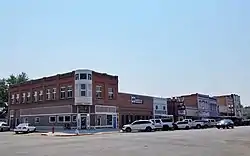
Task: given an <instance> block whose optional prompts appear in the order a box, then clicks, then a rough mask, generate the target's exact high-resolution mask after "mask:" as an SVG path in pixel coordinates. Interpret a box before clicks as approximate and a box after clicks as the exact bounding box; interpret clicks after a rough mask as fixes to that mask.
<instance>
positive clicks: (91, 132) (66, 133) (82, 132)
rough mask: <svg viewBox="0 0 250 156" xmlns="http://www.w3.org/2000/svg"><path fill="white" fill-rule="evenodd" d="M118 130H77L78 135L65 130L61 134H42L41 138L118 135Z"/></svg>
mask: <svg viewBox="0 0 250 156" xmlns="http://www.w3.org/2000/svg"><path fill="white" fill-rule="evenodd" d="M118 132H119V130H118V129H91V130H79V133H78V134H76V130H65V131H62V132H54V133H52V132H48V133H42V134H41V135H43V136H60V137H63V136H66V137H67V136H68V137H69V136H83V135H98V134H113V133H118Z"/></svg>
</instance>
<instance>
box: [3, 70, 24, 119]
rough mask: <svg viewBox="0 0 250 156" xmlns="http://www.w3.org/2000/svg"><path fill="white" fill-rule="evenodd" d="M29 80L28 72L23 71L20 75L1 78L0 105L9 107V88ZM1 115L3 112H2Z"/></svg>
mask: <svg viewBox="0 0 250 156" xmlns="http://www.w3.org/2000/svg"><path fill="white" fill-rule="evenodd" d="M28 80H29V77H28V75H27V74H26V73H24V72H22V73H20V74H18V75H16V76H15V75H13V74H12V75H10V76H9V77H8V78H7V79H5V78H2V79H0V107H2V108H3V107H4V110H7V109H8V104H7V102H8V89H9V86H10V85H14V84H19V83H22V82H26V81H28ZM0 116H1V112H0Z"/></svg>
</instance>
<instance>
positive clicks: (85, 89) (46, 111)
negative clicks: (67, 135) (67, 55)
mask: <svg viewBox="0 0 250 156" xmlns="http://www.w3.org/2000/svg"><path fill="white" fill-rule="evenodd" d="M9 95H10V96H9V97H10V98H9V119H10V120H9V122H10V125H11V126H12V127H14V126H15V125H17V124H18V123H20V122H29V123H31V124H34V125H35V126H37V127H38V128H41V129H42V128H51V127H52V126H55V127H56V128H62V127H63V126H64V125H65V124H66V123H69V124H70V125H71V126H72V127H76V126H80V127H81V128H85V127H86V126H91V127H96V128H98V127H117V103H118V76H112V75H108V74H105V73H98V72H95V71H91V70H76V71H72V72H69V73H64V74H58V75H55V76H50V77H44V78H41V79H37V80H31V81H28V82H25V83H23V84H20V85H13V86H10V89H9ZM77 114H80V116H79V115H78V117H77ZM77 120H80V121H81V122H80V123H81V124H80V125H77V124H76V123H77Z"/></svg>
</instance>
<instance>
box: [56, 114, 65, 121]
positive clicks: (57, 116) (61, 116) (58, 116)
mask: <svg viewBox="0 0 250 156" xmlns="http://www.w3.org/2000/svg"><path fill="white" fill-rule="evenodd" d="M60 117H62V118H63V121H59V118H60ZM64 121H65V120H64V116H63V115H59V116H57V123H64Z"/></svg>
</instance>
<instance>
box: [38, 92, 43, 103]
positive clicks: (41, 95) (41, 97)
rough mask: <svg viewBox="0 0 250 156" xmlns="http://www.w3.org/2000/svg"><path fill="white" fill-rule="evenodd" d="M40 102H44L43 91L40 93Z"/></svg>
mask: <svg viewBox="0 0 250 156" xmlns="http://www.w3.org/2000/svg"><path fill="white" fill-rule="evenodd" d="M39 101H43V90H40V92H39Z"/></svg>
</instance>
